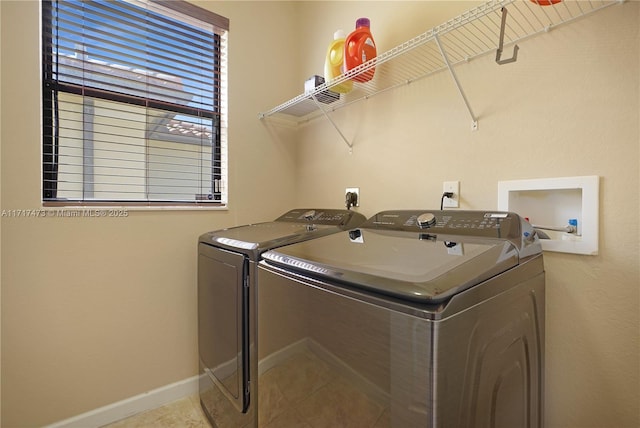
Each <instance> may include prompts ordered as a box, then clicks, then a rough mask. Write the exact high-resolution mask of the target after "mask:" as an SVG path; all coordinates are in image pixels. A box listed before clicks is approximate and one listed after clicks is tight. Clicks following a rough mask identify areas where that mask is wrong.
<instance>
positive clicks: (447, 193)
mask: <svg viewBox="0 0 640 428" xmlns="http://www.w3.org/2000/svg"><path fill="white" fill-rule="evenodd" d="M452 196H453V192H444V193H443V194H442V198H440V211H442V208H443V207H444V198H450V197H452Z"/></svg>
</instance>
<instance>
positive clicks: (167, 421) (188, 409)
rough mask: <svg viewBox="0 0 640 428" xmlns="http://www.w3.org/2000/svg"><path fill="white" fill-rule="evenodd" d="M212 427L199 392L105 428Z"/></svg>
mask: <svg viewBox="0 0 640 428" xmlns="http://www.w3.org/2000/svg"><path fill="white" fill-rule="evenodd" d="M107 427H108V428H147V427H148V428H211V425H209V421H207V417H206V416H205V415H204V413H203V412H202V409H201V408H200V399H199V397H198V395H197V394H195V395H192V396H189V397H185V398H182V399H180V400H177V401H174V402H172V403H169V404H165V405H164V406H162V407H159V408H157V409H153V410H149V411H146V412H143V413H140V414H137V415H134V416H131V417H129V418H126V419H123V420H121V421H118V422H115V423H112V424H109V425H105V427H103V428H107Z"/></svg>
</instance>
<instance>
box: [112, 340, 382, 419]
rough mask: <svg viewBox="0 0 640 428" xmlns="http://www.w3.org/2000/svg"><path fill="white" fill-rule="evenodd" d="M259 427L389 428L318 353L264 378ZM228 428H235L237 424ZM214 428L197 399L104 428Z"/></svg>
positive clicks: (376, 406)
mask: <svg viewBox="0 0 640 428" xmlns="http://www.w3.org/2000/svg"><path fill="white" fill-rule="evenodd" d="M259 394H260V395H259V412H258V413H259V415H260V416H259V420H258V425H259V428H388V427H389V426H390V421H389V411H388V408H386V407H385V406H384V405H383V404H381V403H380V402H378V401H376V400H375V399H374V398H372V396H371V395H368V394H365V393H364V392H363V391H361V390H359V389H358V388H357V387H354V386H353V383H351V382H348V380H347V379H345V378H344V377H343V376H341V375H340V374H339V373H337V372H336V371H335V370H333V368H332V367H330V366H329V365H328V364H326V363H325V362H324V361H322V360H321V359H320V358H318V357H317V356H316V355H315V354H314V353H313V352H309V351H306V352H303V353H298V354H295V355H293V356H291V357H289V358H287V359H286V360H285V361H282V362H281V363H280V364H278V365H276V366H274V367H271V368H270V369H268V370H267V371H266V372H264V373H263V374H262V375H260V392H259ZM223 425H225V426H226V425H228V426H232V425H234V424H233V422H232V421H231V422H228V423H227V422H225V423H223ZM146 427H149V428H151V427H153V428H183V427H184V428H210V425H209V423H208V421H207V418H206V416H205V415H204V413H203V411H202V409H201V408H200V401H199V396H198V395H197V394H196V395H193V396H190V397H186V398H183V399H181V400H178V401H175V402H173V403H169V404H167V405H165V406H162V407H160V408H158V409H154V410H150V411H147V412H144V413H141V414H138V415H134V416H132V417H129V418H127V419H123V420H121V421H118V422H115V423H113V424H110V425H107V426H105V427H104V428H146Z"/></svg>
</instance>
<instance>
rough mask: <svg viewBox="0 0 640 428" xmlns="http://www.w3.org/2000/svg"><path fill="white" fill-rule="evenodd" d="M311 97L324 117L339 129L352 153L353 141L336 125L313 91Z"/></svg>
mask: <svg viewBox="0 0 640 428" xmlns="http://www.w3.org/2000/svg"><path fill="white" fill-rule="evenodd" d="M311 99H312V100H313V101H314V102H315V103H316V105H317V106H318V110H320V111H321V112H322V114H323V115H324V117H326V118H327V120H328V121H329V123H331V125H333V127H334V128H335V130H336V131H338V134H340V137H342V140H343V141H344V142H345V144H346V145H347V146H349V153H352V152H353V144H352V143H351V142H349V140H347V137H345V136H344V134H343V133H342V131H340V128H338V125H336V123H335V122H334V121H333V119H331V116H329V114H328V113H327V112H326V110H325V109H323V108H322V104H320V101H318V98H316V96H315V94H313V93H312V94H311Z"/></svg>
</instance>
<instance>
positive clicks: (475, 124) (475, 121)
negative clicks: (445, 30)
mask: <svg viewBox="0 0 640 428" xmlns="http://www.w3.org/2000/svg"><path fill="white" fill-rule="evenodd" d="M434 39H435V41H436V44H437V45H438V49H440V54H441V55H442V59H443V60H444V63H445V64H446V66H447V68H448V69H449V73H450V74H451V77H452V78H453V81H454V82H455V84H456V87H457V88H458V92H460V95H461V96H462V99H463V100H464V104H465V105H466V106H467V110H468V111H469V116H471V130H472V131H477V130H478V119H477V118H476V116H475V115H474V114H473V110H472V109H471V105H470V104H469V100H467V96H466V95H465V94H464V91H463V90H462V86H460V82H459V81H458V76H456V73H455V71H453V67H452V66H451V63H450V62H449V57H447V53H446V52H445V51H444V48H443V47H442V44H441V43H440V37H438V35H437V34H436V35H435V36H434Z"/></svg>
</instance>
